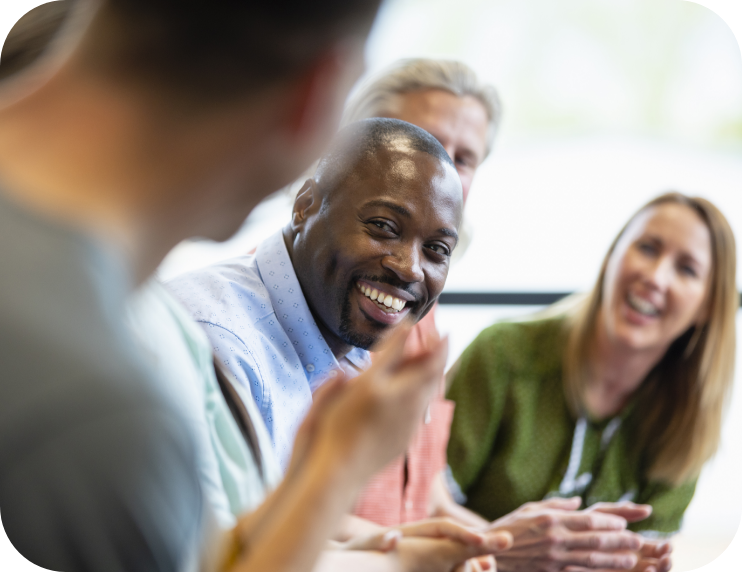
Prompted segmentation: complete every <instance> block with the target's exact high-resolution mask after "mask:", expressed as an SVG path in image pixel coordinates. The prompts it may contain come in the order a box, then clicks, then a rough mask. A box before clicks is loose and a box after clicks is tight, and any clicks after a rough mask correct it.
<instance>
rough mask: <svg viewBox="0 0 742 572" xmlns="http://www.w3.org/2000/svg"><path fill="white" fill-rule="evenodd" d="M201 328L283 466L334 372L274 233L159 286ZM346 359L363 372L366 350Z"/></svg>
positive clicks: (282, 245)
mask: <svg viewBox="0 0 742 572" xmlns="http://www.w3.org/2000/svg"><path fill="white" fill-rule="evenodd" d="M167 286H168V288H169V289H170V291H171V292H172V293H173V295H174V296H175V297H176V298H178V299H180V300H181V301H182V302H183V304H184V305H185V307H186V308H187V309H188V311H189V312H190V313H191V315H192V316H193V318H194V319H195V320H196V321H197V322H199V323H200V324H201V325H202V326H203V327H204V329H205V331H206V335H207V336H208V338H209V340H210V342H211V344H212V346H213V348H214V354H215V355H216V356H217V357H218V359H219V360H220V361H221V363H222V364H223V365H224V367H226V368H227V369H228V370H229V371H230V372H231V373H232V374H233V375H234V377H235V378H236V379H237V380H238V381H239V382H240V383H241V384H242V385H244V386H245V387H246V388H249V390H250V392H251V393H252V396H253V399H255V403H256V404H257V406H258V409H259V410H260V413H261V415H262V416H263V419H264V420H265V424H266V426H267V427H268V431H269V432H270V434H271V438H272V440H273V446H274V448H275V450H276V454H277V456H278V458H279V460H280V463H281V466H282V467H283V468H284V469H285V468H286V466H287V465H288V461H289V459H290V457H291V449H292V446H293V442H294V437H295V436H296V431H297V430H298V428H299V425H300V424H301V422H302V420H303V419H304V417H305V415H306V413H307V411H308V410H309V407H310V406H311V404H312V392H314V391H315V390H316V389H317V388H318V387H320V386H321V385H322V383H323V382H324V381H326V380H327V379H328V377H329V376H330V375H333V371H334V370H339V369H342V367H341V365H340V364H339V363H338V361H337V359H335V356H334V355H333V353H332V351H331V350H330V348H329V347H328V345H327V343H326V342H325V340H324V338H323V337H322V334H320V331H319V328H318V327H317V324H316V322H315V321H314V318H313V317H312V314H311V312H310V310H309V306H308V305H307V302H306V299H305V298H304V294H303V293H302V291H301V286H300V285H299V280H298V279H297V277H296V273H295V272H294V267H293V265H292V263H291V259H290V257H289V254H288V251H287V250H286V245H285V243H284V241H283V235H282V233H281V232H278V233H276V234H274V235H273V236H271V237H270V238H268V239H267V240H265V241H264V242H263V243H261V245H260V246H259V247H258V249H257V251H256V253H255V255H249V256H241V257H238V258H234V259H231V260H228V261H225V262H222V263H219V264H217V265H214V266H210V267H207V268H203V269H201V270H197V271H195V272H190V273H187V274H184V275H183V276H180V277H178V278H176V279H175V280H172V281H171V282H169V283H168V284H167ZM346 359H347V360H348V361H349V362H350V363H351V364H352V365H353V366H354V367H356V368H357V369H359V370H363V369H365V368H367V367H368V366H369V365H370V363H371V360H370V356H369V353H368V352H367V351H365V350H362V349H360V348H354V349H353V350H352V351H351V352H350V353H349V354H348V355H347V356H346Z"/></svg>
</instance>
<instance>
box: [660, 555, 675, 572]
mask: <svg viewBox="0 0 742 572" xmlns="http://www.w3.org/2000/svg"><path fill="white" fill-rule="evenodd" d="M671 568H672V557H671V556H670V555H669V554H666V555H665V556H663V557H662V558H660V559H659V560H658V561H657V572H670V569H671Z"/></svg>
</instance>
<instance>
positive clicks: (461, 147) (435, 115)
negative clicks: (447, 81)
mask: <svg viewBox="0 0 742 572" xmlns="http://www.w3.org/2000/svg"><path fill="white" fill-rule="evenodd" d="M383 116H384V117H391V118H393V119H401V120H402V121H407V122H409V123H412V124H413V125H417V126H418V127H421V128H423V129H425V131H427V132H428V133H430V134H431V135H433V137H435V138H436V139H438V141H440V143H441V145H443V147H444V148H445V149H446V152H447V153H448V155H449V157H451V160H452V161H453V163H454V165H456V170H457V171H458V173H459V177H461V186H462V188H463V190H464V201H466V198H467V197H468V195H469V188H470V187H471V184H472V181H473V180H474V174H475V173H476V170H477V168H478V167H479V165H480V164H481V163H482V161H483V160H484V154H485V150H486V148H487V125H488V119H487V111H486V110H485V108H484V106H483V105H482V103H481V102H480V101H479V100H478V99H476V98H475V97H472V96H469V95H467V96H464V97H459V96H457V95H454V94H452V93H449V92H447V91H443V90H440V89H429V90H425V91H415V92H411V93H407V94H405V95H403V96H400V98H399V104H398V106H397V109H396V110H394V112H393V113H384V114H383Z"/></svg>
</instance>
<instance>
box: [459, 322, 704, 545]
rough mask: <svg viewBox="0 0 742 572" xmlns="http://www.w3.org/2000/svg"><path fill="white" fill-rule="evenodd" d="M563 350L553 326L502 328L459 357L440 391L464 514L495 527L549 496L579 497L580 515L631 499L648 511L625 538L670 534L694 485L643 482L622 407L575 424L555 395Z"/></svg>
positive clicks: (643, 462)
mask: <svg viewBox="0 0 742 572" xmlns="http://www.w3.org/2000/svg"><path fill="white" fill-rule="evenodd" d="M565 342H566V337H565V334H564V328H563V320H562V319H560V318H556V319H548V320H536V321H524V322H510V323H508V322H503V323H498V324H495V325H493V326H491V327H489V328H487V329H486V330H484V331H483V332H482V333H480V334H479V336H478V337H477V338H476V339H475V340H474V342H472V344H471V345H470V346H469V347H468V348H467V349H466V350H465V352H464V353H463V354H462V356H461V359H460V361H459V365H458V368H457V369H456V371H455V372H454V376H453V382H452V385H451V388H450V390H449V392H448V398H449V399H451V400H453V401H455V402H456V410H455V413H454V419H453V424H452V427H451V439H450V441H449V446H448V462H449V464H450V466H451V469H452V471H453V476H454V478H455V479H456V482H457V483H458V484H459V486H460V487H461V489H462V490H463V492H464V493H465V494H466V496H467V502H466V505H467V506H468V507H469V508H471V509H472V510H474V511H476V512H478V513H480V514H481V515H482V516H484V517H485V518H487V519H489V520H495V519H497V518H499V517H501V516H503V515H505V514H507V513H509V512H511V511H513V510H515V509H516V508H518V507H519V506H521V505H522V504H524V503H526V502H530V501H535V500H541V499H544V498H545V497H549V496H562V497H571V496H581V497H582V498H583V502H584V506H590V505H592V504H594V503H596V502H600V501H614V502H615V501H620V500H631V501H634V502H638V503H647V504H650V505H652V507H653V512H652V516H651V517H649V518H648V519H646V520H644V521H641V522H638V523H635V524H633V525H631V528H632V529H633V530H636V531H645V532H646V533H647V534H650V535H651V534H653V533H657V534H667V533H672V532H675V531H677V530H678V529H679V527H680V523H681V519H682V516H683V513H684V512H685V509H686V508H687V506H688V503H689V502H690V500H691V498H692V497H693V492H694V490H695V481H693V482H688V483H686V484H684V485H682V486H679V487H672V486H670V485H668V484H666V483H662V482H657V481H652V480H650V479H648V478H647V476H646V466H647V459H646V458H644V457H643V455H642V452H641V451H636V450H635V448H634V447H632V446H631V445H632V444H633V442H634V441H632V431H633V430H634V429H635V427H636V424H635V423H634V422H633V420H632V408H631V406H628V407H626V408H625V410H624V411H623V412H622V413H621V414H620V415H619V416H617V417H615V418H613V419H608V420H603V421H595V420H591V419H588V418H586V417H581V418H579V419H575V417H574V416H573V415H572V413H571V412H570V410H569V407H568V405H567V401H566V398H565V394H564V389H563V380H562V355H563V352H564V346H565Z"/></svg>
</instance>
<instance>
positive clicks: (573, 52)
mask: <svg viewBox="0 0 742 572" xmlns="http://www.w3.org/2000/svg"><path fill="white" fill-rule="evenodd" d="M733 1H739V0H733ZM41 3H43V2H42V1H34V0H18V1H14V2H13V3H12V5H11V3H8V4H6V3H5V2H3V4H5V5H4V6H2V7H0V12H2V14H1V15H2V22H1V23H2V25H3V26H4V27H6V28H7V29H5V28H3V29H0V34H2V37H3V38H4V37H5V33H7V31H8V30H9V29H10V27H11V26H12V25H13V23H14V22H15V21H16V20H17V19H18V18H20V16H22V15H23V14H24V13H25V12H27V11H28V10H30V9H31V8H33V7H34V6H36V5H38V4H41ZM16 13H17V14H16ZM6 25H7V26H6ZM416 56H424V57H442V58H452V59H460V60H462V61H464V62H466V63H467V64H469V65H470V66H472V67H473V68H474V69H475V70H476V71H477V73H478V74H479V75H480V76H481V77H482V79H484V80H486V81H488V82H491V83H493V84H494V85H495V86H496V87H497V88H498V90H499V92H500V94H501V97H502V100H503V104H504V121H503V124H502V128H501V130H500V133H499V135H498V138H497V142H496V145H495V149H494V152H493V154H492V155H491V156H490V158H489V159H488V160H487V162H486V163H485V164H484V165H483V166H482V167H481V168H480V170H479V172H478V174H477V177H476V179H475V181H474V185H473V187H472V191H471V195H470V199H469V203H468V206H467V216H468V219H469V223H470V225H471V229H472V231H473V234H472V236H473V238H472V242H471V244H470V246H469V248H468V250H467V251H466V253H465V254H464V256H463V257H462V258H461V259H460V260H459V261H458V262H457V264H456V265H455V266H454V267H453V268H452V270H451V273H450V276H449V279H448V283H447V286H446V290H447V291H448V292H474V291H476V292H503V291H506V292H558V291H563V292H571V291H584V290H587V289H588V288H589V287H590V286H591V285H592V282H593V280H594V279H595V276H596V274H597V271H598V267H599V265H600V262H601V260H602V257H603V255H604V253H605V251H606V250H607V248H608V246H609V244H610V242H611V240H612V239H613V237H614V236H615V235H616V233H617V232H618V231H619V229H620V228H621V227H622V226H623V224H624V223H625V222H626V220H627V219H628V218H629V216H630V215H631V214H632V213H633V212H634V211H635V210H636V209H637V208H638V207H639V206H641V205H642V204H643V203H644V202H646V201H647V200H649V199H650V198H652V197H653V196H655V195H657V194H659V193H660V192H663V191H666V190H678V191H682V192H685V193H689V194H695V195H701V196H704V197H706V198H708V199H710V200H712V201H713V202H714V203H716V204H717V206H719V207H720V208H721V210H722V211H723V212H724V213H725V215H726V216H727V217H728V219H729V221H730V223H731V225H732V227H733V229H734V230H735V233H736V236H737V240H738V246H742V245H740V243H742V57H741V56H740V48H739V45H738V43H737V41H736V40H735V37H734V35H733V33H732V31H731V30H730V29H729V27H728V26H727V25H726V24H725V23H724V21H723V20H722V19H721V18H719V17H718V16H717V15H715V14H714V13H713V12H711V11H710V10H708V9H707V8H704V7H702V6H699V5H697V4H694V3H691V2H685V1H679V0H558V1H555V0H388V1H387V2H386V4H385V5H384V7H383V9H382V12H381V14H380V17H379V20H378V22H377V25H376V27H375V29H374V32H373V33H372V36H371V39H370V42H369V45H368V53H367V63H368V72H369V74H373V73H376V72H378V71H380V70H382V69H384V68H385V67H387V66H388V65H389V64H391V63H393V62H394V61H396V60H397V59H399V58H403V57H416ZM290 207H291V200H290V197H289V195H288V193H282V194H281V193H279V194H277V195H276V196H274V197H272V198H270V199H269V200H267V201H266V202H265V203H263V204H262V205H261V206H260V207H259V208H258V209H257V210H256V211H255V212H254V213H253V214H252V215H251V216H250V218H249V219H248V220H247V221H246V223H245V225H244V227H243V228H242V230H241V231H240V232H239V233H238V235H237V236H235V237H234V238H233V239H232V240H230V241H229V242H226V243H222V244H215V243H209V242H205V241H189V242H187V243H184V244H182V245H180V246H179V247H177V248H176V249H175V250H174V251H173V252H172V253H171V254H170V256H169V257H168V258H167V259H166V260H165V262H164V263H163V265H162V267H161V269H160V275H161V277H162V278H164V279H168V278H170V277H172V276H175V275H177V274H179V273H181V272H183V271H185V270H189V269H192V268H197V267H200V266H203V265H205V264H208V263H211V262H214V261H217V260H221V259H224V258H229V257H231V256H235V255H240V254H244V253H246V252H247V251H249V250H250V249H251V248H253V247H254V246H255V245H257V243H258V242H260V240H262V239H263V238H264V237H266V236H268V235H269V234H270V233H272V232H274V231H275V230H277V229H278V228H280V227H282V226H283V225H284V224H285V223H286V222H287V221H288V220H289V212H290ZM738 250H739V251H740V252H742V248H738ZM738 268H739V269H740V272H742V256H741V257H740V260H739V261H738ZM738 282H742V281H740V280H739V278H738ZM536 309H538V308H537V307H534V306H530V307H525V306H456V305H445V306H442V307H441V308H440V310H439V314H438V318H439V326H440V328H441V330H443V331H445V332H448V333H449V335H450V337H451V347H452V355H451V360H453V359H455V358H456V357H457V356H458V354H460V353H461V351H462V350H463V349H464V348H465V347H466V345H467V344H468V343H469V342H470V341H471V340H472V339H473V338H474V336H475V335H476V334H477V333H478V332H479V331H480V330H481V329H483V328H484V327H486V326H487V325H489V324H491V323H492V322H494V321H495V320H497V319H502V318H507V317H514V316H519V315H524V314H526V313H529V312H532V311H534V310H536ZM741 315H742V314H741ZM739 326H741V327H742V321H740V323H739ZM740 338H742V336H740ZM738 356H739V357H741V358H742V353H738ZM738 370H739V371H740V372H742V368H738ZM740 435H742V373H738V374H737V380H736V387H735V392H734V396H733V399H732V402H731V403H730V405H729V410H728V413H727V418H726V422H725V427H724V437H723V442H722V448H721V450H720V452H719V453H718V454H717V456H716V457H715V458H714V460H712V461H711V462H710V463H709V464H708V466H707V467H706V469H705V470H704V473H703V474H702V476H701V480H700V482H699V485H698V489H697V492H696V496H695V498H694V500H693V502H692V504H691V506H690V508H689V510H688V512H687V513H686V518H685V521H684V525H683V529H682V532H681V534H680V536H679V537H678V538H677V539H676V542H675V552H676V557H675V563H676V564H675V568H674V569H675V570H677V571H678V572H682V571H686V570H692V569H695V568H697V567H699V566H702V565H704V564H706V563H708V562H710V561H711V560H713V559H714V558H715V557H716V556H718V555H719V554H720V553H721V552H722V551H723V550H724V549H725V548H726V547H727V546H728V545H729V543H730V541H731V540H732V538H733V537H734V535H735V533H736V531H737V529H738V528H739V525H740V515H741V514H742V479H741V478H740V476H741V475H742V455H741V453H742V451H741V448H740V446H739V438H738V436H740ZM740 554H742V552H740ZM714 569H716V568H714ZM725 569H726V568H725ZM730 569H731V568H730Z"/></svg>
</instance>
